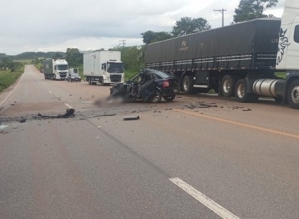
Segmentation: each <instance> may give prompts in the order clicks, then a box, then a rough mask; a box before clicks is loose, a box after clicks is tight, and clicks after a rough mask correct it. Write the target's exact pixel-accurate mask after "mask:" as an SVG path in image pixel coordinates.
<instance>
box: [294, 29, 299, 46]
mask: <svg viewBox="0 0 299 219" xmlns="http://www.w3.org/2000/svg"><path fill="white" fill-rule="evenodd" d="M294 41H295V42H296V43H299V25H297V26H296V27H295V34H294Z"/></svg>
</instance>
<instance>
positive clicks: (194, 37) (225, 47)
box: [145, 18, 281, 68]
mask: <svg viewBox="0 0 299 219" xmlns="http://www.w3.org/2000/svg"><path fill="white" fill-rule="evenodd" d="M280 23H281V21H280V19H272V18H271V19H270V18H265V19H256V20H252V21H247V22H242V23H238V24H234V25H230V26H225V27H221V28H217V29H212V30H208V31H203V32H198V33H194V34H190V35H186V36H183V37H177V38H172V39H169V40H165V41H161V42H157V43H153V44H149V45H147V46H146V51H145V64H146V66H147V67H153V66H158V65H159V66H163V65H176V64H175V63H176V62H177V63H178V62H181V63H182V61H184V60H185V61H184V62H185V63H190V65H191V63H203V62H210V63H211V62H213V66H214V67H216V66H217V67H219V66H227V65H229V64H228V62H231V64H232V65H240V63H241V66H239V67H240V68H241V67H242V63H244V65H247V64H248V63H249V62H248V59H251V60H250V65H251V67H252V68H255V66H263V67H267V66H269V65H274V66H275V59H276V54H277V48H278V38H279V30H280ZM246 57H247V58H246ZM246 59H247V61H246ZM240 60H243V61H244V62H240ZM237 61H238V63H239V64H237Z"/></svg>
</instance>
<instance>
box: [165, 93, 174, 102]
mask: <svg viewBox="0 0 299 219" xmlns="http://www.w3.org/2000/svg"><path fill="white" fill-rule="evenodd" d="M174 98H175V94H173V95H171V96H165V97H163V99H164V100H165V101H167V102H171V101H173V100H174Z"/></svg>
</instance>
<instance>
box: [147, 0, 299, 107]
mask: <svg viewBox="0 0 299 219" xmlns="http://www.w3.org/2000/svg"><path fill="white" fill-rule="evenodd" d="M298 56H299V4H298V3H297V2H296V1H293V0H286V1H285V8H284V14H283V16H282V19H273V18H265V19H256V20H252V21H247V22H242V23H237V24H234V25H230V26H225V27H221V28H217V29H212V30H208V31H203V32H199V33H194V34H190V35H187V36H183V37H178V38H173V39H169V40H165V41H161V42H157V43H153V44H150V45H147V46H146V51H145V66H146V67H147V68H152V69H157V70H160V71H164V72H168V73H170V74H172V75H174V76H175V77H176V79H177V81H178V83H179V85H180V89H181V90H182V91H183V92H185V93H206V92H208V91H209V90H210V89H214V90H215V91H216V92H217V93H218V95H220V96H225V97H233V96H234V97H236V98H237V99H238V100H239V101H240V102H253V101H257V100H258V98H259V97H273V98H274V99H275V100H276V101H278V102H284V103H288V104H289V105H290V106H291V107H293V108H296V109H299V61H298ZM276 72H287V77H286V78H285V79H281V78H279V77H277V76H276V74H275V73H276Z"/></svg>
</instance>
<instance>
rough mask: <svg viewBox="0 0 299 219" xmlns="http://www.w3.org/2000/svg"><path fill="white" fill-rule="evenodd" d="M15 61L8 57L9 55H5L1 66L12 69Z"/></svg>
mask: <svg viewBox="0 0 299 219" xmlns="http://www.w3.org/2000/svg"><path fill="white" fill-rule="evenodd" d="M13 65H14V64H13V61H12V60H11V59H10V58H8V57H4V58H3V59H2V61H1V63H0V68H2V69H12V68H13Z"/></svg>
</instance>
